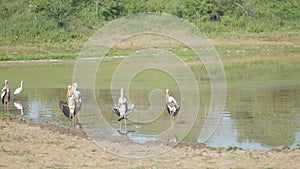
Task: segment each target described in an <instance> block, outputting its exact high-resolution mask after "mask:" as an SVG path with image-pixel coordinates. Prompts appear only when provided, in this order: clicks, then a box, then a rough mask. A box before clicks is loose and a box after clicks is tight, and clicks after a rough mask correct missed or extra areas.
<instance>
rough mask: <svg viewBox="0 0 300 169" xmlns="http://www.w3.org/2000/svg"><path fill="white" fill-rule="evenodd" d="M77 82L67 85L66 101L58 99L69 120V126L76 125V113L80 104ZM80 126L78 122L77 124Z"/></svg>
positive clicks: (80, 98)
mask: <svg viewBox="0 0 300 169" xmlns="http://www.w3.org/2000/svg"><path fill="white" fill-rule="evenodd" d="M77 86H78V85H77V83H74V84H73V85H72V86H71V85H69V86H68V90H67V101H62V100H61V101H60V102H59V107H60V109H61V110H62V111H63V113H64V115H65V116H66V117H67V118H69V119H70V120H71V126H73V125H76V117H77V116H76V115H77V114H78V113H79V111H80V109H81V106H82V97H81V93H80V91H78V90H77ZM79 126H80V124H79Z"/></svg>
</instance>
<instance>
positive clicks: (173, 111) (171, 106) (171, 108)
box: [166, 89, 180, 118]
mask: <svg viewBox="0 0 300 169" xmlns="http://www.w3.org/2000/svg"><path fill="white" fill-rule="evenodd" d="M166 107H167V110H168V113H169V115H170V117H173V118H174V117H175V116H176V115H177V113H178V111H179V110H180V106H179V105H178V104H177V102H176V100H175V98H174V97H172V96H170V91H169V89H167V90H166Z"/></svg>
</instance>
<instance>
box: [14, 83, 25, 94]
mask: <svg viewBox="0 0 300 169" xmlns="http://www.w3.org/2000/svg"><path fill="white" fill-rule="evenodd" d="M22 90H23V81H21V86H20V87H18V88H17V89H16V90H15V92H14V94H20V93H21V91H22Z"/></svg>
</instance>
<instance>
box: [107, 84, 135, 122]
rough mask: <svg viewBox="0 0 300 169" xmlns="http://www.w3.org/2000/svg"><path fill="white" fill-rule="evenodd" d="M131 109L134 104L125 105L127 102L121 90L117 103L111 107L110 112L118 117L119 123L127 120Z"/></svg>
mask: <svg viewBox="0 0 300 169" xmlns="http://www.w3.org/2000/svg"><path fill="white" fill-rule="evenodd" d="M133 109H134V104H128V103H127V100H126V98H125V96H124V90H123V89H121V91H120V97H119V99H118V103H116V104H114V105H112V111H113V112H114V113H116V114H117V115H118V116H119V119H118V121H121V120H122V119H127V116H128V114H129V113H131V112H132V111H133Z"/></svg>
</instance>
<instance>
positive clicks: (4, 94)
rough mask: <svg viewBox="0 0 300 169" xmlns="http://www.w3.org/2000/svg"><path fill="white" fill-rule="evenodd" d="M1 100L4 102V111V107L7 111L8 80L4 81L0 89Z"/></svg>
mask: <svg viewBox="0 0 300 169" xmlns="http://www.w3.org/2000/svg"><path fill="white" fill-rule="evenodd" d="M1 101H2V104H4V111H5V109H6V111H8V103H9V101H10V90H9V87H8V80H5V81H4V87H3V89H2V90H1Z"/></svg>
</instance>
